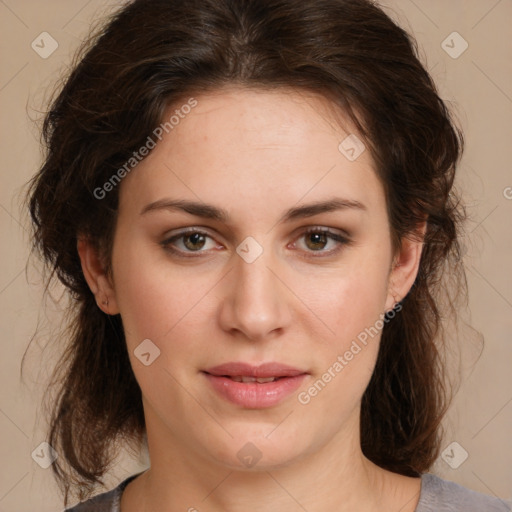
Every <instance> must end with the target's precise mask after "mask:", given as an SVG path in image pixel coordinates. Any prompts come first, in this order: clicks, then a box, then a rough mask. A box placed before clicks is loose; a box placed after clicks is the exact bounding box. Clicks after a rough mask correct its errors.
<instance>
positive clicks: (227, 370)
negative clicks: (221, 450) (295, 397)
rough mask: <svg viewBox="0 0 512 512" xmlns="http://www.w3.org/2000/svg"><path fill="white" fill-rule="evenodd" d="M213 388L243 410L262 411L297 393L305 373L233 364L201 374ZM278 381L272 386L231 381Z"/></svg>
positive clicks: (271, 366) (266, 365)
mask: <svg viewBox="0 0 512 512" xmlns="http://www.w3.org/2000/svg"><path fill="white" fill-rule="evenodd" d="M202 373H203V374H204V375H205V377H206V378H207V380H208V382H209V383H210V385H211V386H212V388H213V389H214V390H215V391H216V392H217V393H218V394H219V395H220V396H221V397H223V398H224V399H226V400H228V401H229V402H231V403H234V404H236V405H238V406H241V407H244V408H246V409H264V408H268V407H273V406H275V405H278V404H279V403H280V402H282V401H283V400H285V399H286V398H287V397H289V396H290V395H291V394H292V393H293V392H294V391H296V390H297V389H298V388H299V387H300V385H301V384H302V382H303V381H304V379H305V378H306V376H307V375H308V372H305V371H304V370H300V369H298V368H293V367H291V366H288V365H285V364H282V363H264V364H261V365H259V366H253V365H250V364H248V363H242V362H232V363H225V364H221V365H219V366H215V367H212V368H209V369H208V370H204V371H203V372H202ZM236 376H242V377H253V378H258V377H261V378H268V377H279V378H278V380H275V381H273V382H266V383H258V382H236V381H234V380H232V379H231V378H230V377H236Z"/></svg>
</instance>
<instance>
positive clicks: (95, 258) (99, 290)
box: [77, 237, 119, 315]
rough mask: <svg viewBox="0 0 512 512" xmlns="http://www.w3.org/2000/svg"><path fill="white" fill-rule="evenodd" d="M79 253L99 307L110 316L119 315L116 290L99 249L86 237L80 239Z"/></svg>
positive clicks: (86, 277)
mask: <svg viewBox="0 0 512 512" xmlns="http://www.w3.org/2000/svg"><path fill="white" fill-rule="evenodd" d="M77 251H78V255H79V257H80V263H81V265H82V272H83V273H84V277H85V280H86V281H87V284H88V285H89V288H90V290H91V292H92V293H93V295H94V297H95V298H96V303H97V304H98V307H99V308H100V309H101V310H102V311H103V312H104V313H107V314H108V315H116V314H118V313H119V309H118V307H117V301H116V296H115V290H114V288H113V285H112V283H111V279H110V277H109V276H108V275H107V273H106V270H105V267H104V264H103V262H102V260H101V257H100V255H99V254H98V250H97V248H96V247H95V246H94V245H93V244H92V243H91V241H90V240H88V239H87V238H85V237H79V238H78V242H77Z"/></svg>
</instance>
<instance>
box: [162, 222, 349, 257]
mask: <svg viewBox="0 0 512 512" xmlns="http://www.w3.org/2000/svg"><path fill="white" fill-rule="evenodd" d="M313 233H315V234H322V235H327V238H328V239H331V240H334V241H335V242H337V243H338V247H336V248H335V249H331V250H330V251H322V250H320V251H306V252H309V253H311V254H309V255H308V256H307V257H308V258H321V257H327V256H333V255H335V254H337V253H338V252H339V251H340V250H341V249H342V247H343V246H348V245H350V244H351V242H352V241H351V240H350V238H349V237H348V236H347V235H342V234H340V233H336V232H334V231H331V230H330V229H328V228H309V229H307V230H306V231H304V232H302V233H301V234H300V235H299V237H298V238H297V239H300V238H301V237H304V236H306V235H309V234H313ZM195 234H197V235H202V236H204V237H207V238H210V239H213V238H212V237H211V236H210V235H209V234H208V233H206V232H204V231H201V230H200V229H189V230H187V231H182V232H181V233H178V234H176V235H173V236H172V237H170V238H167V239H165V240H163V241H162V242H161V243H160V245H161V246H162V247H163V248H164V249H165V250H166V251H169V252H171V253H173V254H175V255H177V256H179V257H183V258H197V257H200V256H201V254H202V253H205V252H208V251H202V250H198V251H182V250H179V249H174V248H173V247H171V246H172V244H173V243H174V242H175V241H177V240H179V239H182V238H184V237H186V236H188V235H195Z"/></svg>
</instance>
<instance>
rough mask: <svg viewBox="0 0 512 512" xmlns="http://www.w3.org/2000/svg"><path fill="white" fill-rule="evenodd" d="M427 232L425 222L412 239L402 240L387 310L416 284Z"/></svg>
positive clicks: (393, 269)
mask: <svg viewBox="0 0 512 512" xmlns="http://www.w3.org/2000/svg"><path fill="white" fill-rule="evenodd" d="M426 230H427V222H426V221H425V222H423V223H422V224H420V225H419V226H418V227H417V229H416V230H415V232H414V237H411V238H412V239H411V238H406V237H404V238H402V241H401V247H400V248H399V249H398V250H397V252H396V254H395V257H394V258H393V263H392V267H391V272H390V276H389V287H388V296H387V300H386V310H391V309H392V308H393V307H394V306H395V304H396V303H397V302H400V301H401V300H402V299H403V298H404V297H405V296H406V295H407V294H408V293H409V290H410V289H411V287H412V285H413V284H414V280H415V279H416V276H417V275H418V269H419V266H420V260H421V253H422V249H423V240H424V238H425V233H426Z"/></svg>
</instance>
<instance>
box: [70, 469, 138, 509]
mask: <svg viewBox="0 0 512 512" xmlns="http://www.w3.org/2000/svg"><path fill="white" fill-rule="evenodd" d="M137 476H139V475H138V474H137V475H132V476H130V477H129V478H127V479H126V480H123V481H122V482H121V483H120V484H119V485H118V486H117V487H115V488H114V489H112V490H111V491H107V492H104V493H102V494H98V495H97V496H94V498H91V499H89V500H87V501H83V502H82V503H78V504H77V505H75V506H73V507H71V508H67V509H66V510H65V511H64V512H119V510H120V503H121V494H122V493H123V490H124V488H125V487H126V486H127V485H128V484H129V483H130V482H131V481H132V480H133V479H134V478H136V477H137Z"/></svg>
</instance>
